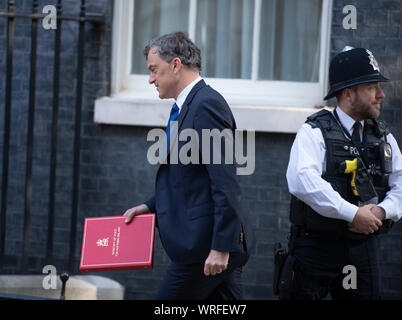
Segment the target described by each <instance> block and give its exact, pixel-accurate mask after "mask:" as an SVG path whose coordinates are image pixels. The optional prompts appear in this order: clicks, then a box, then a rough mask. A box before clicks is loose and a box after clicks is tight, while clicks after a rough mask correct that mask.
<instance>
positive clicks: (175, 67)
mask: <svg viewBox="0 0 402 320" xmlns="http://www.w3.org/2000/svg"><path fill="white" fill-rule="evenodd" d="M170 65H171V68H172V71H173V72H174V73H177V72H179V71H180V70H181V68H182V65H183V64H182V63H181V60H180V58H178V57H176V58H173V60H172V61H171V62H170Z"/></svg>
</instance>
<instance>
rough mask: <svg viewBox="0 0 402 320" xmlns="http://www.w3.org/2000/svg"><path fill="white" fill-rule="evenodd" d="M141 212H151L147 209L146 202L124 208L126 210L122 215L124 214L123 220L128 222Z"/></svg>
mask: <svg viewBox="0 0 402 320" xmlns="http://www.w3.org/2000/svg"><path fill="white" fill-rule="evenodd" d="M143 213H151V211H150V210H149V208H148V206H147V205H146V204H140V205H139V206H136V207H133V208H130V209H128V210H126V212H124V214H123V216H126V217H127V218H126V220H125V221H124V222H125V223H130V222H131V220H132V219H133V218H134V217H135V216H136V215H139V214H143Z"/></svg>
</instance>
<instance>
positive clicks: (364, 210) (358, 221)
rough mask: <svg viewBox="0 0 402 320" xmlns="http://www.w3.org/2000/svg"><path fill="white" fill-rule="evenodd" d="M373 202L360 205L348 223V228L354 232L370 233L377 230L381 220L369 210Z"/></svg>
mask: <svg viewBox="0 0 402 320" xmlns="http://www.w3.org/2000/svg"><path fill="white" fill-rule="evenodd" d="M373 207H376V205H374V204H368V205H365V206H363V207H360V208H359V209H358V210H357V212H356V215H355V217H354V219H353V221H352V223H349V224H348V226H349V230H350V231H352V232H356V233H364V234H370V233H373V232H375V231H377V230H378V228H379V227H381V226H382V222H381V220H380V219H379V218H377V217H376V215H375V214H374V213H373V212H372V211H371V209H373Z"/></svg>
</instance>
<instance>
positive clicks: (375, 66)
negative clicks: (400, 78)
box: [366, 49, 380, 72]
mask: <svg viewBox="0 0 402 320" xmlns="http://www.w3.org/2000/svg"><path fill="white" fill-rule="evenodd" d="M366 52H367V54H368V57H369V59H370V64H371V66H372V67H373V71H378V72H380V67H379V66H378V62H377V60H376V59H375V58H374V56H373V54H372V53H371V51H370V50H367V49H366Z"/></svg>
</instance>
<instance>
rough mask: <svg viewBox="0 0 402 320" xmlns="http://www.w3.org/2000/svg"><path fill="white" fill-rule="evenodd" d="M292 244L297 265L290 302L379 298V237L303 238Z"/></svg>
mask: <svg viewBox="0 0 402 320" xmlns="http://www.w3.org/2000/svg"><path fill="white" fill-rule="evenodd" d="M290 241H294V243H293V244H294V252H293V255H294V256H295V257H296V262H295V265H294V281H293V286H292V289H291V292H290V296H288V297H287V298H288V299H296V300H299V299H308V300H310V299H312V300H316V299H323V298H325V297H326V296H327V294H328V293H330V295H331V297H332V299H334V300H335V299H336V300H344V299H348V300H371V299H379V298H380V296H379V287H380V274H379V260H378V239H377V237H376V236H370V237H368V238H367V239H364V240H332V239H323V238H313V237H311V236H306V235H301V236H297V237H296V236H292V238H291V240H290ZM345 267H346V268H345ZM354 268H355V269H354ZM354 270H355V271H356V272H354ZM353 277H355V280H356V281H355V282H353V280H354V279H353Z"/></svg>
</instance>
